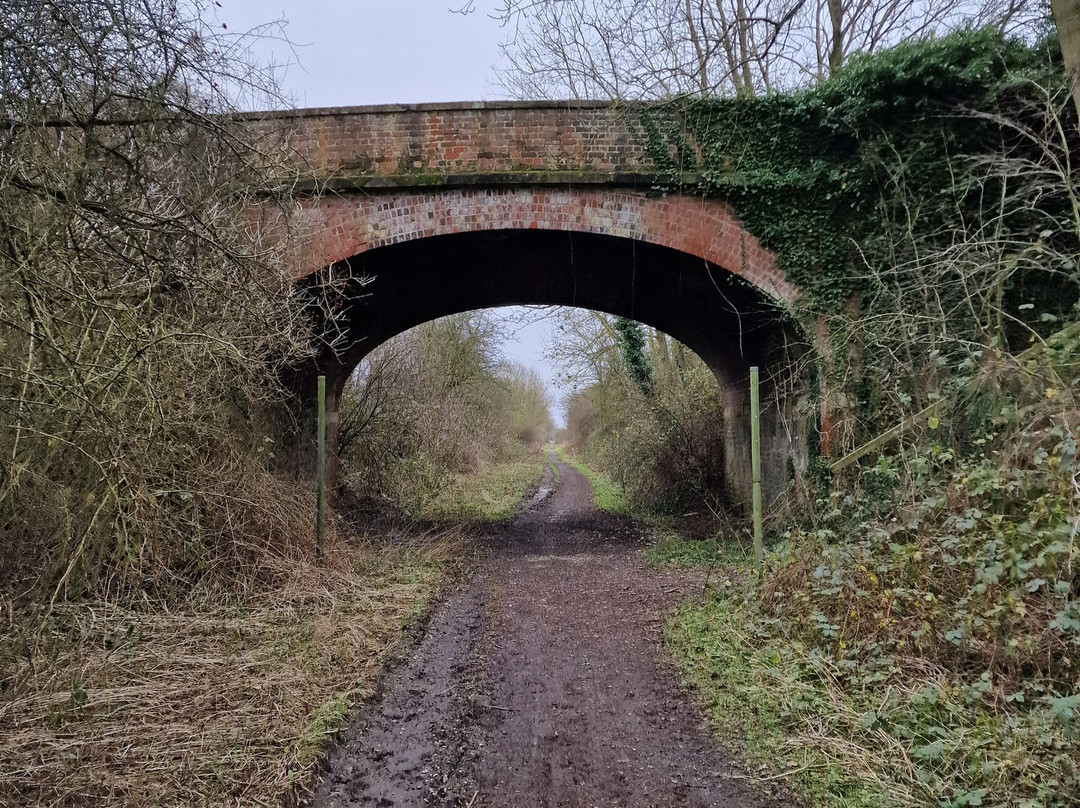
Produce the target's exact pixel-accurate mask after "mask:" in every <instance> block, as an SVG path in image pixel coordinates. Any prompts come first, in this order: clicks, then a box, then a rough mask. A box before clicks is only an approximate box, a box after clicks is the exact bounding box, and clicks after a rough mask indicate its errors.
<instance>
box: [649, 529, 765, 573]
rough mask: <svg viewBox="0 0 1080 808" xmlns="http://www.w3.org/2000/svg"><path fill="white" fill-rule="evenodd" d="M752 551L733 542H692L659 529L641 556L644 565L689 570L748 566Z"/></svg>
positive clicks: (711, 539)
mask: <svg viewBox="0 0 1080 808" xmlns="http://www.w3.org/2000/svg"><path fill="white" fill-rule="evenodd" d="M753 551H754V548H753V547H752V546H749V545H746V544H745V543H739V542H738V541H736V540H730V539H729V540H725V541H717V539H716V537H710V538H707V539H691V538H687V537H685V536H683V535H682V534H681V533H678V532H676V531H674V530H671V529H669V528H665V527H660V526H658V527H656V528H655V534H654V537H653V540H652V541H651V542H650V543H649V545H648V546H647V547H645V549H644V550H642V551H641V554H642V557H643V558H644V559H645V561H647V562H648V563H649V564H653V565H655V566H674V567H683V568H691V567H712V566H717V565H729V566H730V565H737V564H743V563H747V562H749V561H750V560H751V559H752V558H753V555H752V554H753Z"/></svg>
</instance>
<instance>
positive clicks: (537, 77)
mask: <svg viewBox="0 0 1080 808" xmlns="http://www.w3.org/2000/svg"><path fill="white" fill-rule="evenodd" d="M469 9H471V4H468V5H466V6H465V7H464V8H463V9H462V10H463V11H466V10H469ZM1041 13H1042V12H1041V6H1040V4H1039V3H1038V2H1037V0H677V1H674V0H503V5H502V6H501V7H500V9H499V11H498V12H497V14H498V16H500V17H501V19H502V20H503V21H504V23H505V24H506V25H507V26H508V29H509V30H510V31H511V34H510V36H509V37H508V40H507V42H506V44H505V45H504V52H505V55H506V57H507V59H508V61H509V64H510V70H509V72H508V73H507V74H506V75H505V76H504V77H503V79H502V81H503V84H504V86H505V88H506V89H507V90H508V91H509V92H511V93H512V94H514V95H516V96H519V97H524V98H537V97H572V98H624V99H642V98H661V97H668V96H672V95H682V94H691V95H703V96H707V95H728V94H733V93H734V94H742V95H753V94H759V93H763V92H768V91H771V90H778V89H785V88H791V87H795V86H800V85H804V84H806V83H807V82H809V81H818V80H821V79H823V78H825V77H826V76H828V75H830V74H831V73H834V72H835V71H836V70H838V69H839V68H840V67H842V66H843V64H844V63H845V62H846V60H847V59H848V58H849V57H850V56H851V55H852V54H854V53H856V52H863V53H873V52H875V51H878V50H881V49H883V48H887V47H889V46H891V45H894V44H896V43H897V42H899V41H901V40H902V39H904V38H908V37H915V36H925V35H929V34H940V33H943V32H946V31H949V30H953V29H955V28H958V27H961V26H966V25H982V24H995V25H998V26H1001V27H1002V28H1008V29H1010V30H1012V29H1016V28H1020V27H1025V26H1027V27H1030V26H1032V25H1033V24H1034V23H1035V22H1036V21H1037V20H1038V19H1040V17H1041Z"/></svg>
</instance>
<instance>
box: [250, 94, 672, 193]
mask: <svg viewBox="0 0 1080 808" xmlns="http://www.w3.org/2000/svg"><path fill="white" fill-rule="evenodd" d="M251 117H252V118H257V119H258V120H262V121H264V123H265V125H266V126H268V127H274V128H276V127H278V126H279V125H280V124H282V123H285V124H287V125H288V126H289V128H290V129H291V130H292V131H291V136H290V142H289V146H290V148H291V149H292V150H294V154H295V155H297V156H299V157H300V158H301V160H302V161H303V162H304V163H305V164H306V167H307V168H308V170H310V171H313V172H315V173H316V174H318V175H320V176H323V177H325V176H327V175H330V174H335V173H341V174H363V175H375V176H385V175H391V174H406V173H410V172H412V173H424V172H435V173H438V172H456V173H482V172H493V171H513V170H521V169H531V170H560V169H561V170H569V169H573V170H595V171H643V170H649V168H650V166H651V161H650V160H649V159H648V158H647V156H646V155H645V153H644V148H643V146H642V142H641V138H640V136H639V134H640V133H639V129H640V122H639V119H638V115H637V113H636V112H634V111H633V110H632V109H629V108H619V107H612V106H611V105H610V104H601V103H596V102H541V103H532V102H528V103H522V102H499V103H493V104H487V103H471V102H466V103H460V104H414V105H397V104H394V105H386V106H379V107H340V108H329V109H301V110H291V111H285V112H275V113H269V114H266V115H262V116H251Z"/></svg>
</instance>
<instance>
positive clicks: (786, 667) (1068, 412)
mask: <svg viewBox="0 0 1080 808" xmlns="http://www.w3.org/2000/svg"><path fill="white" fill-rule="evenodd" d="M1067 90H1068V86H1067V84H1066V83H1064V82H1063V81H1062V80H1061V74H1060V66H1059V65H1058V64H1056V63H1055V62H1054V61H1053V47H1052V43H1050V44H1048V45H1045V46H1040V47H1038V48H1028V47H1027V46H1025V45H1024V44H1023V43H1019V42H1013V41H1005V40H1003V39H1002V38H1001V37H1000V36H999V35H997V34H995V33H994V32H990V31H979V32H962V33H961V34H958V35H956V36H953V37H948V38H943V39H941V40H932V41H928V42H916V43H909V44H905V45H903V46H902V47H900V48H897V49H895V50H894V51H890V52H887V53H882V54H880V55H879V56H877V57H875V58H873V59H865V60H855V61H853V62H852V64H851V65H850V66H849V67H847V68H845V69H844V70H842V71H841V72H840V73H839V74H838V75H837V76H836V77H835V78H834V79H832V80H830V81H827V82H824V83H823V84H822V85H821V86H820V87H817V88H814V89H812V90H807V91H805V92H802V93H796V94H792V95H789V96H776V97H772V96H770V97H768V98H764V99H737V100H734V101H717V102H712V101H707V102H701V103H700V104H697V103H696V102H693V103H691V104H689V105H688V107H687V109H688V110H689V111H688V112H687V115H688V116H689V118H688V120H689V121H690V124H689V125H690V126H691V127H697V128H696V129H694V131H695V132H696V133H697V134H698V135H699V140H698V143H699V145H700V146H701V149H700V151H701V153H702V154H703V155H704V158H703V159H704V160H705V161H706V164H708V163H709V161H710V160H719V158H720V157H721V156H723V155H727V156H729V157H730V160H731V165H730V166H728V167H727V168H726V169H724V170H721V166H720V165H719V163H714V164H712V165H711V166H709V165H707V167H708V168H709V171H711V172H712V173H711V174H709V172H707V176H706V182H707V183H712V184H713V186H714V190H715V191H716V192H718V193H729V192H730V193H731V194H732V195H733V196H732V198H734V199H735V200H736V206H737V207H738V208H739V210H740V213H742V214H743V215H744V216H746V217H747V219H748V220H749V221H750V222H751V229H752V230H753V229H754V228H755V227H759V228H761V229H760V230H759V231H757V232H759V233H760V234H761V235H762V236H763V237H764V239H765V241H766V243H767V244H769V245H770V246H772V247H773V248H774V249H775V250H777V252H778V254H779V256H780V259H781V262H782V263H783V264H784V266H785V269H786V270H787V271H788V275H789V277H791V278H793V279H796V280H798V281H799V282H800V283H805V285H806V288H807V289H808V290H809V291H810V292H811V295H810V299H809V300H808V301H807V303H808V304H809V307H808V309H807V310H806V311H797V312H793V315H794V316H795V317H796V318H799V317H807V318H808V319H807V320H806V322H811V323H812V322H813V319H810V318H823V319H821V320H819V321H818V322H823V323H825V324H827V325H828V327H829V332H828V345H830V346H832V347H831V351H830V350H829V349H827V350H825V351H824V352H823V353H822V354H821V355H819V356H818V357H817V362H816V364H815V367H813V368H812V369H811V368H807V378H808V379H810V380H816V379H818V378H821V377H822V376H824V377H825V380H826V388H827V389H828V390H829V392H830V395H829V399H828V400H827V401H826V402H825V405H826V407H827V408H829V415H830V416H831V417H832V418H833V419H834V429H833V439H834V442H835V443H834V451H835V450H836V449H841V450H843V449H844V448H851V447H853V446H854V445H856V444H858V443H860V442H862V440H864V439H867V438H871V437H874V436H876V435H877V434H879V433H880V432H882V431H884V430H885V429H887V428H888V427H891V426H893V425H895V424H896V423H898V422H899V421H901V419H902V418H903V417H904V416H905V415H908V414H910V413H912V412H915V411H918V410H919V409H922V408H923V407H924V406H925V405H926V404H928V403H930V402H934V401H938V400H942V399H944V400H945V401H946V405H945V406H944V407H943V409H942V411H941V413H940V415H939V416H933V417H931V418H929V419H928V420H927V421H926V423H924V424H920V425H919V427H918V428H917V429H915V430H914V431H912V432H909V433H908V434H906V435H904V436H903V438H902V439H901V440H899V441H895V442H894V443H893V444H889V445H885V446H884V447H881V448H880V449H879V450H877V451H875V452H873V453H871V454H869V455H867V456H866V457H864V458H862V459H861V460H860V461H859V462H858V463H856V464H855V465H853V466H852V467H850V468H848V469H845V470H844V471H842V472H841V473H838V474H835V475H834V474H832V473H831V472H830V470H829V467H828V461H827V460H826V459H824V458H822V459H813V461H812V464H811V469H810V471H811V476H810V478H809V479H808V480H807V481H806V482H807V483H808V485H806V487H805V488H803V489H802V490H800V491H798V492H797V493H798V494H799V495H800V496H801V497H802V502H801V505H800V507H799V509H798V510H797V511H795V512H790V513H788V514H786V515H784V516H785V519H784V520H783V521H781V520H780V519H779V518H776V519H774V520H773V521H772V523H771V524H772V535H771V537H770V538H771V540H772V544H771V547H770V548H769V550H768V552H767V555H766V562H765V568H764V572H763V575H762V576H761V578H760V580H759V579H758V577H757V576H756V575H755V574H754V572H753V570H752V567H750V566H749V565H747V564H741V565H736V566H734V567H733V566H732V565H731V564H720V565H718V569H717V570H716V572H714V577H715V578H716V579H717V580H720V581H722V583H721V584H719V585H718V586H716V587H714V588H713V591H712V592H711V593H710V594H709V595H708V596H707V597H706V599H705V600H704V601H703V602H702V603H701V604H698V605H695V606H688V607H687V608H686V609H685V610H684V611H683V612H681V613H680V614H679V615H678V616H677V617H676V618H675V619H674V620H673V621H672V622H671V623H670V624H669V625H668V627H667V631H666V642H667V645H668V648H669V649H670V651H671V653H672V654H673V655H674V656H675V658H676V659H677V661H678V663H679V665H680V667H681V668H682V669H683V671H684V673H685V675H686V676H687V678H688V680H689V681H691V682H692V683H693V684H694V685H695V687H696V688H697V689H698V691H699V693H700V694H701V696H702V698H703V699H704V701H705V703H706V704H707V705H710V710H711V712H712V714H713V715H714V717H715V719H716V720H717V722H718V723H719V724H720V725H722V726H723V727H724V728H725V730H726V731H727V732H729V733H734V736H735V737H739V736H740V735H741V736H742V737H745V738H746V740H747V742H748V744H749V748H750V751H751V752H752V753H753V754H754V755H755V756H757V757H758V758H759V759H760V760H761V762H762V763H763V764H764V765H765V766H766V767H767V769H769V770H771V774H770V776H785V772H786V773H787V776H789V778H790V779H791V781H792V782H793V783H794V784H795V785H796V786H798V787H799V788H800V789H801V790H803V791H804V792H805V794H806V795H807V797H808V800H809V801H810V802H811V803H812V804H824V805H836V806H839V805H865V806H870V805H874V806H877V805H895V806H909V805H920V806H950V807H951V806H969V805H983V806H990V805H994V806H1017V805H1019V806H1028V808H1050V807H1051V806H1053V808H1065V807H1066V806H1076V805H1078V804H1080V737H1078V730H1080V573H1078V570H1077V561H1078V556H1080V545H1078V539H1080V466H1078V453H1077V444H1078V437H1080V399H1078V398H1077V391H1080V360H1078V357H1080V328H1078V326H1077V320H1078V319H1080V310H1078V308H1077V299H1078V290H1080V270H1078V265H1077V261H1076V256H1077V255H1078V254H1080V219H1077V217H1076V212H1077V211H1078V210H1080V197H1078V196H1077V193H1076V187H1077V183H1076V178H1077V174H1076V168H1075V166H1074V165H1073V158H1074V155H1075V154H1076V153H1077V149H1078V147H1080V135H1078V132H1077V123H1078V121H1077V111H1076V110H1075V109H1074V108H1073V107H1072V105H1071V102H1070V96H1069V94H1068V92H1067ZM736 123H740V124H741V126H737V125H736ZM736 132H737V133H738V137H739V138H744V139H745V143H743V141H742V140H740V141H739V143H735V142H734V141H733V140H732V138H731V133H736ZM789 136H790V137H789ZM805 137H809V138H810V140H809V141H808V140H802V141H800V140H799V138H805ZM815 139H819V140H815ZM770 144H772V145H770ZM815 144H816V145H815ZM799 188H802V189H803V190H802V191H800V192H798V193H796V191H797V189H799ZM785 199H786V200H787V201H786V202H785V201H784V200H785ZM752 200H756V202H755V203H754V204H751V201H752ZM755 205H756V207H755ZM744 211H745V212H744ZM755 217H756V218H755ZM766 219H769V220H770V221H766ZM755 222H756V224H754V223H755ZM809 234H812V235H809ZM811 272H813V273H817V274H816V276H815V277H814V278H811V277H810V273H811ZM820 333H821V332H819V335H820ZM809 414H810V415H811V417H813V413H812V411H811V412H810V413H809ZM810 434H811V437H812V436H813V434H814V433H813V430H811V433H810ZM812 448H814V447H812ZM655 555H656V556H658V557H667V558H679V557H682V558H684V559H692V558H693V557H694V556H695V553H694V552H690V551H686V550H680V549H678V548H677V547H668V548H666V549H658V550H657V551H656V552H655ZM696 555H698V556H699V557H700V556H702V555H707V553H697V554H696Z"/></svg>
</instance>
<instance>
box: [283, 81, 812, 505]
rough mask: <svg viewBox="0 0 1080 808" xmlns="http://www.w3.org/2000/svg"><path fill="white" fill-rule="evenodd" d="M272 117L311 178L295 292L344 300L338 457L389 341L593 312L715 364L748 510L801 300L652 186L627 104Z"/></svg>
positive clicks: (761, 259) (716, 224) (726, 210)
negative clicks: (543, 313)
mask: <svg viewBox="0 0 1080 808" xmlns="http://www.w3.org/2000/svg"><path fill="white" fill-rule="evenodd" d="M262 121H263V122H264V124H268V123H274V124H275V125H276V124H281V123H285V124H286V125H287V131H288V132H289V133H290V135H289V137H290V143H289V146H290V149H291V150H292V152H293V153H294V155H298V156H299V159H300V160H301V161H302V162H303V164H304V171H305V173H306V174H307V175H308V176H313V177H316V178H317V180H316V181H314V182H312V183H311V184H310V185H309V186H308V187H306V188H304V189H302V190H305V191H307V193H306V195H305V196H304V203H303V209H302V211H301V214H300V227H299V229H298V230H297V231H294V233H299V234H301V235H294V236H293V249H295V250H296V252H295V255H296V259H295V262H294V263H295V266H296V267H297V273H298V276H299V277H308V276H310V277H314V278H319V279H320V280H323V281H326V280H329V281H331V282H332V283H333V284H334V285H335V286H336V288H340V289H342V290H343V292H342V294H341V295H340V296H339V297H338V298H337V303H336V308H335V317H336V319H337V321H338V324H339V325H340V326H341V328H342V329H343V331H344V335H345V338H344V341H343V342H342V343H341V344H339V346H338V348H337V349H336V350H335V351H334V352H333V353H328V354H327V355H325V356H324V357H323V358H322V359H321V361H320V363H319V365H320V367H319V369H320V371H321V372H325V373H326V374H327V377H328V388H329V392H328V409H329V411H330V414H329V423H330V424H331V445H333V444H334V435H335V431H334V424H336V407H337V400H338V395H339V393H340V391H341V389H342V388H343V386H344V383H345V381H346V380H347V378H348V375H349V373H350V372H351V371H352V369H353V368H354V367H355V366H356V364H357V363H358V362H359V361H360V360H361V359H362V358H363V357H364V356H365V355H366V354H368V353H369V352H370V351H371V350H373V349H374V348H375V347H376V346H378V345H379V344H380V343H381V342H383V341H385V340H387V339H389V338H390V337H392V336H394V335H396V334H398V333H401V332H402V331H405V330H407V329H409V328H411V327H413V326H416V325H419V324H420V323H423V322H426V321H428V320H431V319H434V318H437V317H441V316H444V315H448V314H453V313H457V312H461V311H468V310H472V309H478V308H487V307H492V306H503V305H512V304H550V305H565V306H580V307H583V308H588V309H594V310H598V311H604V312H608V313H610V314H616V315H624V316H627V317H632V318H634V319H636V320H639V321H641V322H643V323H647V324H648V325H651V326H653V327H655V328H658V329H660V330H661V331H664V332H666V333H667V334H670V335H671V336H673V337H675V338H676V339H679V340H680V341H682V342H683V343H685V344H686V345H687V346H688V347H689V348H690V349H691V350H693V351H694V352H695V353H697V354H698V355H699V356H700V357H701V358H702V359H703V360H704V361H705V362H706V363H707V364H708V365H709V367H710V368H711V369H712V371H713V373H714V375H715V376H716V378H717V381H718V382H719V383H720V386H721V388H722V390H723V394H724V406H725V419H726V435H727V441H726V447H725V454H726V458H725V465H726V468H727V479H728V487H729V489H730V490H731V491H732V492H733V493H734V494H735V495H736V497H738V498H739V499H743V500H747V499H749V490H750V473H749V469H750V443H749V418H748V417H747V410H748V406H749V394H748V378H749V368H750V366H751V365H760V366H761V367H762V372H763V376H764V377H765V378H766V379H770V378H772V379H775V378H780V377H783V376H784V375H785V374H784V373H783V371H784V370H785V369H786V368H787V367H789V366H790V362H791V358H792V350H793V347H792V346H798V345H803V344H804V343H805V340H802V339H800V338H799V336H798V335H797V334H796V333H794V332H793V331H792V330H791V328H790V326H788V325H785V324H784V323H783V321H782V320H781V317H780V313H781V311H782V310H783V308H784V307H786V306H787V305H789V304H791V303H792V302H794V301H795V300H796V298H797V297H798V295H799V291H798V289H796V288H795V287H794V286H792V285H791V284H790V283H789V282H788V281H787V280H786V279H785V278H784V275H783V273H782V272H781V271H780V270H779V268H778V267H777V264H776V260H775V258H774V256H773V255H772V254H771V253H770V252H769V251H768V250H766V249H764V248H763V247H762V246H761V245H760V244H759V243H758V241H757V239H756V238H755V237H754V236H753V234H751V233H748V232H747V231H746V230H745V229H743V227H742V225H741V224H740V222H739V220H738V218H737V217H736V216H735V214H734V212H733V211H732V209H731V207H730V206H729V205H727V204H725V203H724V202H723V201H719V200H715V199H705V198H703V197H702V196H701V195H699V194H697V195H695V194H693V193H688V194H685V195H683V194H678V193H673V194H672V193H669V194H662V193H657V192H655V191H654V190H653V188H654V187H655V186H656V185H657V183H658V180H659V179H660V177H659V176H658V174H657V171H656V168H655V166H654V165H653V162H652V160H651V159H650V157H649V156H648V154H647V153H646V149H645V146H644V141H645V138H644V133H643V131H642V126H641V122H640V116H639V115H638V114H637V113H635V112H634V108H627V107H614V106H612V105H610V104H607V103H592V102H584V103H582V102H571V103H567V102H540V103H535V102H528V103H519V102H508V103H507V102H500V103H461V104H420V105H409V106H398V105H390V106H378V107H352V108H331V109H304V110H294V111H288V112H280V113H272V114H271V115H270V116H269V119H268V118H267V116H265V115H264V116H262ZM668 178H669V179H670V177H668ZM795 350H796V353H797V352H798V349H795ZM777 389H779V388H778V387H776V386H774V387H773V392H774V393H775V390H777ZM768 393H769V391H768V390H767V391H766V395H765V399H764V400H765V401H767V402H769V407H768V409H767V410H766V412H765V413H764V416H763V422H762V445H763V484H764V487H765V490H766V494H767V495H770V494H771V495H775V494H778V493H779V492H781V491H782V490H783V489H785V488H786V486H787V483H788V479H789V477H790V474H791V469H792V468H796V469H799V468H802V467H803V465H804V462H805V447H804V444H805V441H804V440H803V438H802V435H803V434H804V431H805V430H804V428H802V427H799V428H796V426H795V425H794V419H792V418H791V416H792V414H793V413H794V401H793V400H792V398H793V397H792V396H790V395H787V396H785V395H780V394H773V395H769V394H768ZM331 474H332V476H333V477H334V478H335V479H336V467H335V468H332V469H331Z"/></svg>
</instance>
